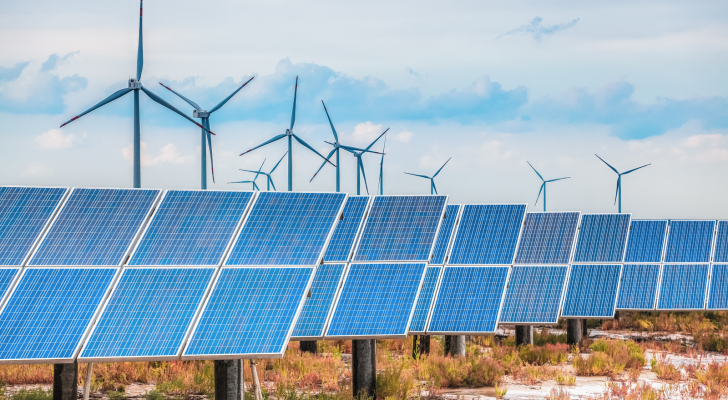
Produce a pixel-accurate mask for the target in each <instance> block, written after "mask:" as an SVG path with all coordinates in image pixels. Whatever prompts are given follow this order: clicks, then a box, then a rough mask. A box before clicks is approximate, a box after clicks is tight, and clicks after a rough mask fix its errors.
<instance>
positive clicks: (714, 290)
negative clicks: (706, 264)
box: [708, 264, 728, 310]
mask: <svg viewBox="0 0 728 400" xmlns="http://www.w3.org/2000/svg"><path fill="white" fill-rule="evenodd" d="M708 310H728V264H713V272H712V273H711V274H710V295H709V296H708Z"/></svg>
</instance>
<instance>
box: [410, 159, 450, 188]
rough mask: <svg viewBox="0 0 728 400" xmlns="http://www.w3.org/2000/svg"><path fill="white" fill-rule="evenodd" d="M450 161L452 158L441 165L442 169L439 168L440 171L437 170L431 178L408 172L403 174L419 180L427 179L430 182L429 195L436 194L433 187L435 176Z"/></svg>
mask: <svg viewBox="0 0 728 400" xmlns="http://www.w3.org/2000/svg"><path fill="white" fill-rule="evenodd" d="M450 160H452V157H450V158H448V159H447V161H445V164H442V167H440V169H438V170H437V172H435V175H432V177H429V176H425V175H417V174H410V173H409V172H405V174H407V175H412V176H419V177H420V178H425V179H429V180H430V194H437V187H436V186H435V177H436V176H437V174H439V173H440V171H442V169H443V168H445V165H447V163H449V162H450ZM433 192H434V193H433Z"/></svg>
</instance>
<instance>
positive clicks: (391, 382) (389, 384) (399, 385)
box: [377, 358, 417, 400]
mask: <svg viewBox="0 0 728 400" xmlns="http://www.w3.org/2000/svg"><path fill="white" fill-rule="evenodd" d="M416 386H417V382H416V380H415V376H414V375H413V373H412V366H411V365H410V361H409V359H407V358H399V359H394V358H391V359H390V360H389V363H387V367H386V368H385V369H384V371H382V372H379V373H378V374H377V396H379V397H383V398H385V399H396V400H407V399H408V398H409V397H410V395H411V394H412V393H413V392H414V391H415V389H416Z"/></svg>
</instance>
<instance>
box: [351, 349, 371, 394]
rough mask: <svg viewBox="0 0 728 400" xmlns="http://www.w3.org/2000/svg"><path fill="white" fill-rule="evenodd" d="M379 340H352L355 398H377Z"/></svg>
mask: <svg viewBox="0 0 728 400" xmlns="http://www.w3.org/2000/svg"><path fill="white" fill-rule="evenodd" d="M376 343H377V341H376V340H374V339H363V340H352V341H351V369H352V378H353V382H352V383H353V385H352V388H353V392H354V397H355V398H360V397H364V398H375V394H376V387H377V372H376V371H377V350H376V348H377V347H376Z"/></svg>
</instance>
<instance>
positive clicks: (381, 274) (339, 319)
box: [326, 263, 426, 339]
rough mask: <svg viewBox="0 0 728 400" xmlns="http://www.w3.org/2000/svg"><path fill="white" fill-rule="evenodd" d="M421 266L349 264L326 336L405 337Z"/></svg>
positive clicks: (420, 281)
mask: <svg viewBox="0 0 728 400" xmlns="http://www.w3.org/2000/svg"><path fill="white" fill-rule="evenodd" d="M425 266H426V264H425V263H409V264H404V263H377V264H350V265H349V271H348V272H347V273H346V277H345V278H344V286H343V287H342V288H341V293H340V294H339V298H338V300H337V301H336V305H335V306H334V312H333V316H332V318H331V322H330V323H329V327H328V329H327V331H326V337H327V338H329V339H344V338H349V339H351V338H356V339H366V338H378V339H384V338H404V337H406V336H407V330H408V328H409V324H410V319H411V317H412V313H413V311H414V308H415V304H416V301H417V294H418V293H419V291H420V287H421V285H422V280H423V278H424V275H425Z"/></svg>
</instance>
